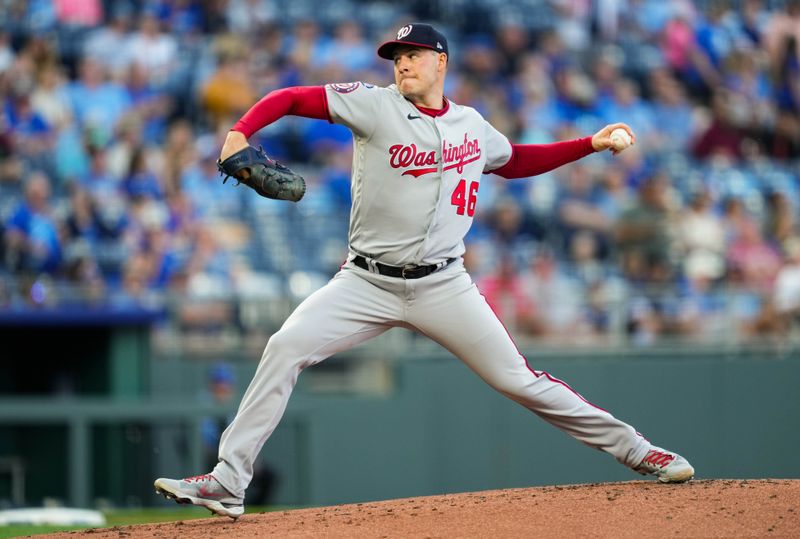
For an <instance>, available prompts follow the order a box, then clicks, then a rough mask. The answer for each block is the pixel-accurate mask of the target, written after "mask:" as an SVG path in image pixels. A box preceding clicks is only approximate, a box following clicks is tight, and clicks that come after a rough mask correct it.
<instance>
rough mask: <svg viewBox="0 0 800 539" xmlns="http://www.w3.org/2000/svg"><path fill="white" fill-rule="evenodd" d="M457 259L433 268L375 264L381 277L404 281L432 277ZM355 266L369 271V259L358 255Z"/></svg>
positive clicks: (435, 265) (434, 265)
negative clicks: (398, 278)
mask: <svg viewBox="0 0 800 539" xmlns="http://www.w3.org/2000/svg"><path fill="white" fill-rule="evenodd" d="M454 260H455V258H448V259H447V262H445V263H444V265H441V264H433V265H431V266H414V265H412V264H407V265H405V266H403V267H398V266H387V265H386V264H381V263H380V262H373V264H375V268H377V270H378V273H380V274H381V275H387V276H389V277H400V278H403V279H419V278H420V277H425V276H426V275H430V274H431V273H433V272H434V271H436V270H440V269H442V268H445V267H447V266H449V265H450V264H451V263H452V262H453V261H454ZM353 264H355V265H356V266H358V267H359V268H362V269H365V270H369V263H368V262H367V259H366V258H364V257H363V256H360V255H357V256H356V257H355V258H354V259H353Z"/></svg>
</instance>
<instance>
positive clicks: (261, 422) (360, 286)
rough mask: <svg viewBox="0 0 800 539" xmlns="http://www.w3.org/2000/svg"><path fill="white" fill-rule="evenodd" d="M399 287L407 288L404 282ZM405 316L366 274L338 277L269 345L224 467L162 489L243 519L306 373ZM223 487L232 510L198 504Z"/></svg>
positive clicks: (224, 443)
mask: <svg viewBox="0 0 800 539" xmlns="http://www.w3.org/2000/svg"><path fill="white" fill-rule="evenodd" d="M395 286H397V287H402V281H399V282H398V283H396V285H395ZM399 289H400V288H399ZM402 312H403V306H402V304H401V303H400V300H399V299H398V296H397V295H395V293H394V292H393V291H391V289H390V287H387V288H381V287H380V286H376V284H374V283H373V282H370V281H369V280H367V279H365V278H364V277H363V273H361V270H352V269H344V270H342V271H340V272H339V273H337V274H336V276H335V277H334V278H333V279H332V280H331V281H330V282H329V283H328V284H327V285H325V286H324V287H322V288H321V289H319V290H317V291H316V292H314V293H313V294H312V295H311V296H309V297H308V298H307V299H306V300H305V301H304V302H303V303H301V304H300V306H299V307H298V308H297V309H296V310H295V311H294V312H293V313H292V314H291V316H289V318H288V319H287V320H286V322H285V323H284V324H283V326H282V327H281V329H280V330H279V331H278V332H277V333H275V334H274V335H273V336H272V337H271V338H270V339H269V342H268V343H267V346H266V349H265V350H264V354H263V356H262V358H261V362H260V363H259V365H258V369H257V370H256V373H255V375H254V376H253V379H252V381H251V382H250V386H249V387H248V388H247V391H246V392H245V394H244V396H243V397H242V401H241V403H240V405H239V409H238V411H237V413H236V417H235V418H234V419H233V421H232V422H231V424H230V425H229V426H228V428H227V429H226V430H225V432H223V433H222V438H221V440H220V447H219V463H218V464H217V466H216V467H215V468H214V471H213V472H211V473H210V474H206V475H205V476H198V477H201V478H210V479H204V480H203V481H198V480H195V478H191V479H192V480H191V481H190V480H188V479H187V480H175V479H164V478H161V479H158V480H156V483H155V485H156V490H157V491H158V492H160V493H162V494H164V495H166V496H168V497H170V498H174V499H176V501H179V502H181V500H184V501H183V502H181V503H193V504H195V505H204V506H206V507H207V508H208V509H210V510H211V511H214V512H216V513H218V514H222V515H226V516H230V517H232V518H236V517H237V516H238V515H236V514H233V513H235V511H237V510H238V509H235V507H234V506H235V505H236V504H237V500H238V504H239V505H240V506H241V507H243V499H244V491H245V489H246V488H247V485H248V484H249V483H250V480H251V479H252V477H253V464H254V462H255V459H256V457H257V456H258V453H259V451H260V450H261V447H262V446H263V445H264V443H265V442H266V441H267V438H269V436H270V434H272V432H273V431H274V430H275V427H277V425H278V422H279V421H280V419H281V417H282V416H283V413H284V411H285V410H286V405H287V403H288V401H289V396H290V395H291V393H292V390H293V389H294V386H295V383H296V382H297V378H298V376H299V375H300V372H301V371H302V370H303V369H304V368H306V367H308V366H310V365H313V364H315V363H318V362H320V361H322V360H323V359H325V358H327V357H329V356H331V355H333V354H335V353H337V352H341V351H344V350H347V349H349V348H352V347H353V346H355V345H357V344H359V343H361V342H363V341H365V340H367V339H370V338H372V337H375V336H377V335H380V334H381V333H383V332H384V331H386V330H387V329H389V328H390V327H392V325H394V324H395V323H396V321H397V320H398V319H399V318H400V317H401V315H402ZM218 486H219V488H220V489H222V491H220V492H219V493H218V494H219V497H224V498H225V504H226V505H227V507H223V506H221V505H218V504H216V503H199V502H198V501H197V500H201V501H202V500H203V499H204V496H203V493H204V492H210V493H211V494H214V493H215V492H216V491H215V489H217V487H218ZM223 487H224V488H223ZM201 490H202V492H201ZM224 494H228V495H227V496H225V495H224ZM213 501H217V500H213ZM231 507H234V509H231ZM242 511H243V510H242ZM239 514H241V513H239Z"/></svg>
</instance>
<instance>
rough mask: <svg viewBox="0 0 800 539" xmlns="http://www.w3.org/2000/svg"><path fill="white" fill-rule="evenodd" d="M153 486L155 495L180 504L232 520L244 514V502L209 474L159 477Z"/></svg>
mask: <svg viewBox="0 0 800 539" xmlns="http://www.w3.org/2000/svg"><path fill="white" fill-rule="evenodd" d="M154 485H155V487H156V493H157V494H161V495H163V496H164V497H165V498H167V499H170V500H175V501H176V502H178V503H181V504H192V505H199V506H201V507H205V508H206V509H208V510H209V511H211V512H212V513H216V514H218V515H222V516H225V517H231V518H232V519H234V520H236V519H237V518H239V517H240V516H242V515H243V514H244V500H243V499H241V498H236V497H234V496H232V495H231V493H230V492H228V491H227V490H225V487H223V486H222V485H221V484H220V483H219V481H217V480H216V479H214V476H213V475H211V474H205V475H198V476H195V477H187V478H185V479H166V478H164V477H159V478H158V479H156V481H155V483H154Z"/></svg>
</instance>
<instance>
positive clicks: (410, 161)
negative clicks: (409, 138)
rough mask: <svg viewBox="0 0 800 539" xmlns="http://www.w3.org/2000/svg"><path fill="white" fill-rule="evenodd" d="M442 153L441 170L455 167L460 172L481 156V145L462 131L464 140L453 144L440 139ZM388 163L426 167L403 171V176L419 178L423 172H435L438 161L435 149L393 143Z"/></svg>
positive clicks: (395, 165) (400, 165)
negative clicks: (426, 149)
mask: <svg viewBox="0 0 800 539" xmlns="http://www.w3.org/2000/svg"><path fill="white" fill-rule="evenodd" d="M442 155H443V156H444V165H445V166H444V168H443V169H442V171H445V170H450V169H451V168H455V169H456V171H457V172H458V173H459V174H461V173H462V172H464V165H466V164H469V163H472V162H473V161H477V160H478V159H480V158H481V147H480V144H479V143H478V139H473V140H469V137H468V136H467V133H464V142H462V143H461V144H459V145H457V146H454V145H453V144H452V143H449V142H447V141H446V140H444V141H442ZM389 164H390V165H391V167H392V168H407V167H410V166H415V167H423V166H425V167H426V168H416V169H409V170H406V171H405V172H403V174H402V175H403V176H405V175H409V176H414V177H415V178H419V177H420V176H422V175H423V174H430V173H431V172H436V171H437V170H438V168H437V167H431V166H430V165H437V164H439V161H438V160H437V159H436V151H435V150H431V151H429V152H426V151H425V150H419V149H418V148H417V145H416V144H414V143H411V144H408V145H404V144H395V145H394V146H392V147H390V148H389Z"/></svg>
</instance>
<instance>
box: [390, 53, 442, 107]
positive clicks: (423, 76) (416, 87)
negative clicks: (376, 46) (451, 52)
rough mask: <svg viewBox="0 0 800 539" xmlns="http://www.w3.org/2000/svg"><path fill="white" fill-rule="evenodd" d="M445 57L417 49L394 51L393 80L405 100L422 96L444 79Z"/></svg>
mask: <svg viewBox="0 0 800 539" xmlns="http://www.w3.org/2000/svg"><path fill="white" fill-rule="evenodd" d="M446 67H447V55H446V54H444V53H439V52H436V51H433V50H430V49H425V48H419V47H405V46H402V47H397V49H395V51H394V80H395V83H396V84H397V89H398V90H400V93H401V94H402V95H403V96H404V97H407V98H410V97H416V96H424V95H425V94H427V93H428V92H429V91H430V90H431V88H433V87H434V85H435V84H436V83H437V82H438V81H439V80H440V79H441V78H442V77H444V73H445V69H446Z"/></svg>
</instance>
